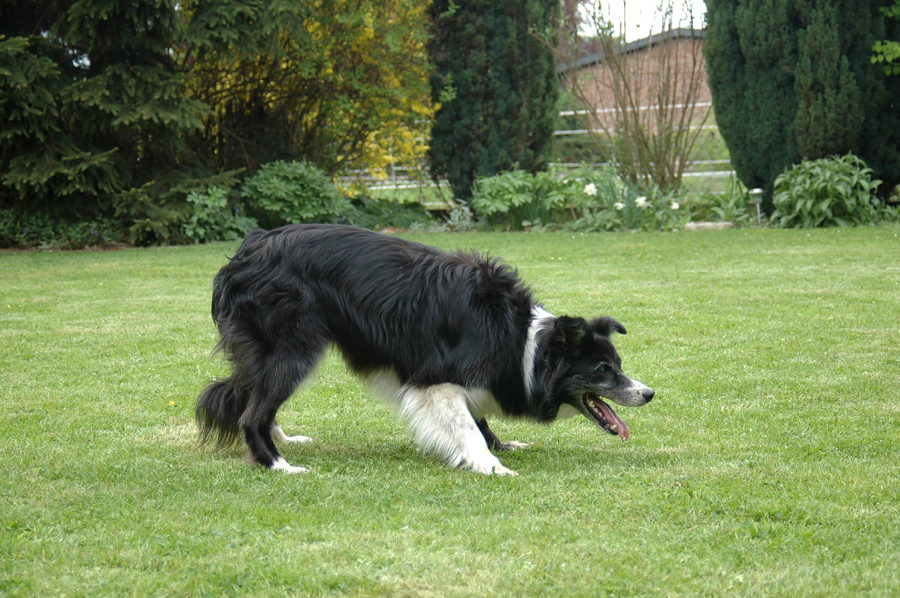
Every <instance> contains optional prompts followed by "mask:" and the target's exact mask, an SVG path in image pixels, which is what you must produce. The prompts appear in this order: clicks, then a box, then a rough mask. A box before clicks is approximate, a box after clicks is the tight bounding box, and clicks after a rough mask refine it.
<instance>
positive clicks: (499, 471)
mask: <svg viewBox="0 0 900 598" xmlns="http://www.w3.org/2000/svg"><path fill="white" fill-rule="evenodd" d="M491 473H492V474H494V475H508V476H517V475H519V474H518V472H515V471H513V470H512V469H508V468H506V467H503V466H502V465H495V466H494V468H493V470H492V471H491Z"/></svg>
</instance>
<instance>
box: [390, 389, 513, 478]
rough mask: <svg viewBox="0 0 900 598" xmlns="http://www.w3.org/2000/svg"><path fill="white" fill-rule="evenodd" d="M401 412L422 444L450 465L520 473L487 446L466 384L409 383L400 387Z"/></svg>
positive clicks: (486, 471)
mask: <svg viewBox="0 0 900 598" xmlns="http://www.w3.org/2000/svg"><path fill="white" fill-rule="evenodd" d="M400 412H401V414H402V415H403V416H405V417H406V418H407V419H408V420H409V423H410V426H411V427H412V429H413V431H414V432H415V434H416V438H417V439H418V441H419V443H420V444H421V445H422V447H423V448H424V449H425V450H428V451H432V452H435V453H437V454H439V455H441V456H442V457H444V458H445V459H446V460H447V462H448V463H449V464H450V465H451V466H453V467H461V468H463V469H470V470H472V471H476V472H478V473H484V474H488V475H490V474H496V475H518V474H517V473H516V472H514V471H512V470H511V469H507V468H506V467H504V466H503V464H502V463H500V460H499V459H497V457H495V456H494V455H493V454H492V453H491V451H490V449H488V445H487V443H486V442H485V438H484V436H483V435H482V433H481V430H480V429H479V427H478V424H477V423H476V422H475V418H474V417H472V414H471V413H470V412H469V409H468V407H467V400H466V390H465V389H464V388H463V387H461V386H457V385H455V384H438V385H435V386H428V387H425V388H416V387H406V388H404V389H403V390H402V391H401V407H400Z"/></svg>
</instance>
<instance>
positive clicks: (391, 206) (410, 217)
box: [342, 196, 431, 230]
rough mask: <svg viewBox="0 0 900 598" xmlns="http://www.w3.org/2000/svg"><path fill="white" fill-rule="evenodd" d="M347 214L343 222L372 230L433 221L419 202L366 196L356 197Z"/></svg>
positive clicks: (410, 225)
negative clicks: (401, 202) (399, 201)
mask: <svg viewBox="0 0 900 598" xmlns="http://www.w3.org/2000/svg"><path fill="white" fill-rule="evenodd" d="M346 214H347V215H346V216H345V217H344V218H343V219H342V222H345V223H347V224H352V225H353V226H359V227H361V228H368V229H371V230H380V229H383V228H390V227H394V228H410V227H413V226H424V225H426V224H427V223H429V222H430V221H431V218H429V217H428V214H426V213H425V208H423V207H422V205H421V204H419V203H407V204H400V203H396V202H393V201H382V200H378V199H372V198H369V197H365V196H360V197H357V198H356V199H354V200H353V203H352V205H351V208H350V210H349V211H348V212H347V213H346Z"/></svg>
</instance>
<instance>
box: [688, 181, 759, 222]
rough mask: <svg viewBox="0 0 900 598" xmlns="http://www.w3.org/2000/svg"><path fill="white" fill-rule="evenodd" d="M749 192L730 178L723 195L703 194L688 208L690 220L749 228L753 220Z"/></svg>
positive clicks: (741, 184)
mask: <svg viewBox="0 0 900 598" xmlns="http://www.w3.org/2000/svg"><path fill="white" fill-rule="evenodd" d="M750 202H751V198H750V192H749V191H748V190H747V187H745V186H744V184H743V183H741V182H740V180H738V179H737V177H734V176H733V177H731V180H730V181H729V183H728V188H727V189H726V190H725V193H711V192H709V191H707V192H705V193H703V194H702V195H701V196H700V197H699V198H698V199H697V200H696V201H694V202H693V203H692V204H691V205H690V208H691V210H692V218H696V219H697V220H712V221H713V222H731V223H732V224H734V225H735V226H738V227H744V226H750V224H751V222H753V221H754V220H755V218H753V217H752V215H751V213H750V211H748V206H749V205H750Z"/></svg>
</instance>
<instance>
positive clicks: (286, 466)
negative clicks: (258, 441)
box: [269, 457, 309, 473]
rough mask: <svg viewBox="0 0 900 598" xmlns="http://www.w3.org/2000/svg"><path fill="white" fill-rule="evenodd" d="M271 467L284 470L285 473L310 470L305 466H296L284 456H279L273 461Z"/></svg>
mask: <svg viewBox="0 0 900 598" xmlns="http://www.w3.org/2000/svg"><path fill="white" fill-rule="evenodd" d="M269 469H273V470H276V471H283V472H285V473H307V472H308V471H309V470H308V469H306V468H305V467H294V466H293V465H291V464H290V463H288V462H287V461H285V459H284V457H278V458H277V459H275V462H274V463H272V467H270V468H269Z"/></svg>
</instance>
